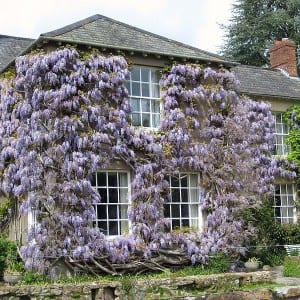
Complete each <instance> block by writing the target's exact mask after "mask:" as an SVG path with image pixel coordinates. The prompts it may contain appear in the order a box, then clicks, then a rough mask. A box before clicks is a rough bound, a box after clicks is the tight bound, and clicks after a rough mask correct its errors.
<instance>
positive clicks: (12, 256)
mask: <svg viewBox="0 0 300 300" xmlns="http://www.w3.org/2000/svg"><path fill="white" fill-rule="evenodd" d="M5 263H6V270H7V271H10V272H23V271H24V263H23V262H22V260H21V258H20V257H19V254H18V246H17V243H16V242H13V241H8V242H7V255H6V262H5Z"/></svg>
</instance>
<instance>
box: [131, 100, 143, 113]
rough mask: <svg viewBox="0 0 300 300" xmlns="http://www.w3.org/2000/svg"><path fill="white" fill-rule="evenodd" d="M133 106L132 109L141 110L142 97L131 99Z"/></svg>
mask: <svg viewBox="0 0 300 300" xmlns="http://www.w3.org/2000/svg"><path fill="white" fill-rule="evenodd" d="M131 107H132V111H138V112H139V111H140V110H141V108H140V99H135V98H133V99H131Z"/></svg>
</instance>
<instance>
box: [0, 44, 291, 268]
mask: <svg viewBox="0 0 300 300" xmlns="http://www.w3.org/2000/svg"><path fill="white" fill-rule="evenodd" d="M16 72H17V74H16V77H15V80H14V82H13V83H12V84H6V85H5V84H4V81H3V82H2V90H1V101H0V122H1V126H0V143H1V145H0V170H1V180H0V189H1V190H2V191H3V192H4V193H5V194H6V195H8V196H9V197H11V198H13V197H14V198H15V199H18V201H19V203H20V209H21V212H22V213H24V214H27V213H28V212H29V211H31V210H34V212H35V215H36V223H35V226H33V227H32V228H31V230H30V232H29V235H28V241H29V243H28V244H27V245H25V246H24V247H23V248H22V255H23V259H24V260H25V262H26V267H27V268H28V269H35V270H39V271H40V272H45V271H48V268H49V266H50V262H51V259H53V258H58V257H64V258H65V259H66V260H68V261H69V262H71V263H74V264H76V262H77V265H76V266H77V267H80V268H87V269H86V271H91V272H96V273H97V272H107V273H114V272H116V271H118V270H121V269H122V266H123V268H124V269H125V270H126V269H128V270H129V269H134V267H137V266H141V264H133V263H132V262H133V261H139V262H143V265H144V266H146V265H147V263H153V259H154V258H157V257H159V255H160V254H161V253H164V259H165V260H163V259H162V260H158V259H157V260H156V261H155V262H154V265H158V264H159V263H162V265H163V263H164V262H165V261H167V265H170V264H171V262H170V260H167V259H166V252H164V251H168V249H171V250H174V249H179V250H180V252H178V253H179V255H180V257H182V255H183V253H184V254H185V255H186V256H187V257H188V259H189V260H190V261H191V262H192V263H196V262H201V263H205V262H206V261H207V259H208V256H209V255H210V254H211V253H215V252H217V251H223V252H226V253H229V254H237V253H241V252H243V248H242V247H241V246H242V245H243V244H244V242H245V241H246V240H247V238H248V237H249V234H252V233H253V232H254V228H253V227H252V226H251V224H246V223H245V222H244V220H243V215H242V213H243V211H244V210H245V209H247V208H249V207H255V206H259V205H260V203H261V201H263V200H264V199H265V198H266V197H267V196H268V195H269V193H270V192H271V190H272V182H273V180H274V177H275V176H276V174H277V173H278V172H280V170H281V169H282V168H281V167H280V166H279V165H278V164H277V163H276V162H275V161H274V160H273V159H272V158H271V157H270V156H269V153H270V150H271V148H272V146H273V138H274V137H273V132H272V128H273V125H274V124H273V118H272V116H271V112H270V106H269V105H267V104H265V103H259V102H254V101H251V100H250V99H247V98H241V97H239V96H238V95H237V94H236V93H235V92H234V91H233V90H231V89H230V86H231V85H232V84H234V83H235V79H234V76H233V74H232V73H230V72H228V71H225V70H219V71H216V70H213V69H211V68H203V67H200V66H196V65H177V66H174V67H173V68H172V69H171V70H170V71H169V72H166V73H165V74H164V75H163V76H162V79H161V88H162V89H163V90H164V96H163V99H162V101H163V106H164V109H163V113H162V122H161V126H160V128H159V129H158V130H157V131H150V130H143V129H142V128H136V127H133V126H132V125H131V123H130V117H129V115H130V109H131V108H130V104H129V102H128V98H127V96H128V95H127V90H126V88H125V86H124V82H125V80H126V78H128V72H129V71H128V66H127V63H126V61H125V59H124V58H123V57H121V56H112V57H103V56H101V55H99V54H92V55H91V56H90V57H89V58H87V59H85V60H83V59H81V58H80V56H79V54H78V52H77V51H76V50H74V49H68V48H66V49H61V50H57V51H54V52H51V53H40V54H35V55H26V56H22V57H20V58H18V59H17V60H16ZM115 159H119V160H122V161H123V162H124V164H126V165H127V166H128V168H130V170H132V174H133V181H132V198H131V201H130V203H131V206H130V209H129V212H128V216H129V219H130V221H131V224H132V228H131V230H130V233H129V234H128V235H126V236H122V237H118V238H115V239H108V238H107V237H106V236H105V235H104V234H103V233H101V232H100V230H99V229H98V228H95V227H93V220H94V219H95V210H94V204H96V203H99V202H101V199H100V196H99V194H98V193H97V192H96V191H95V190H94V189H93V187H92V186H91V182H90V179H91V177H92V175H93V174H94V173H95V172H96V171H99V170H103V169H105V168H108V167H109V166H110V163H111V162H112V161H114V160H115ZM182 170H183V171H193V172H198V173H199V174H200V178H201V180H200V187H201V197H200V198H201V199H200V200H199V201H200V204H201V206H202V209H203V211H205V212H206V214H207V220H206V224H205V228H204V229H203V230H201V231H200V230H199V232H198V231H197V232H186V233H174V232H170V231H169V230H168V226H169V223H168V222H169V220H168V219H165V218H164V203H166V201H168V199H169V187H168V182H167V181H166V176H167V175H170V174H173V173H176V172H179V171H182ZM282 172H284V171H282ZM285 172H286V173H285V175H287V176H293V174H292V173H290V172H288V171H285ZM174 251H175V250H174ZM174 251H173V252H174ZM173 252H172V253H173ZM180 257H179V259H177V260H176V259H175V261H176V262H177V263H178V264H180V263H187V260H186V259H181V258H180ZM173 261H174V260H173ZM79 262H83V264H80V263H79ZM148 266H149V264H148ZM152 266H153V264H152Z"/></svg>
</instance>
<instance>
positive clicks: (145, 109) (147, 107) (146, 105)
mask: <svg viewBox="0 0 300 300" xmlns="http://www.w3.org/2000/svg"><path fill="white" fill-rule="evenodd" d="M141 104H142V111H143V112H150V101H149V100H147V99H142V100H141Z"/></svg>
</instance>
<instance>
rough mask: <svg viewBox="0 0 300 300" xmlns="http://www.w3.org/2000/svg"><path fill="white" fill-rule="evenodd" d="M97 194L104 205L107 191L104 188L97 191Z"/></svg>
mask: <svg viewBox="0 0 300 300" xmlns="http://www.w3.org/2000/svg"><path fill="white" fill-rule="evenodd" d="M98 193H99V194H100V197H101V203H106V202H107V190H106V188H104V189H103V188H101V189H98Z"/></svg>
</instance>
